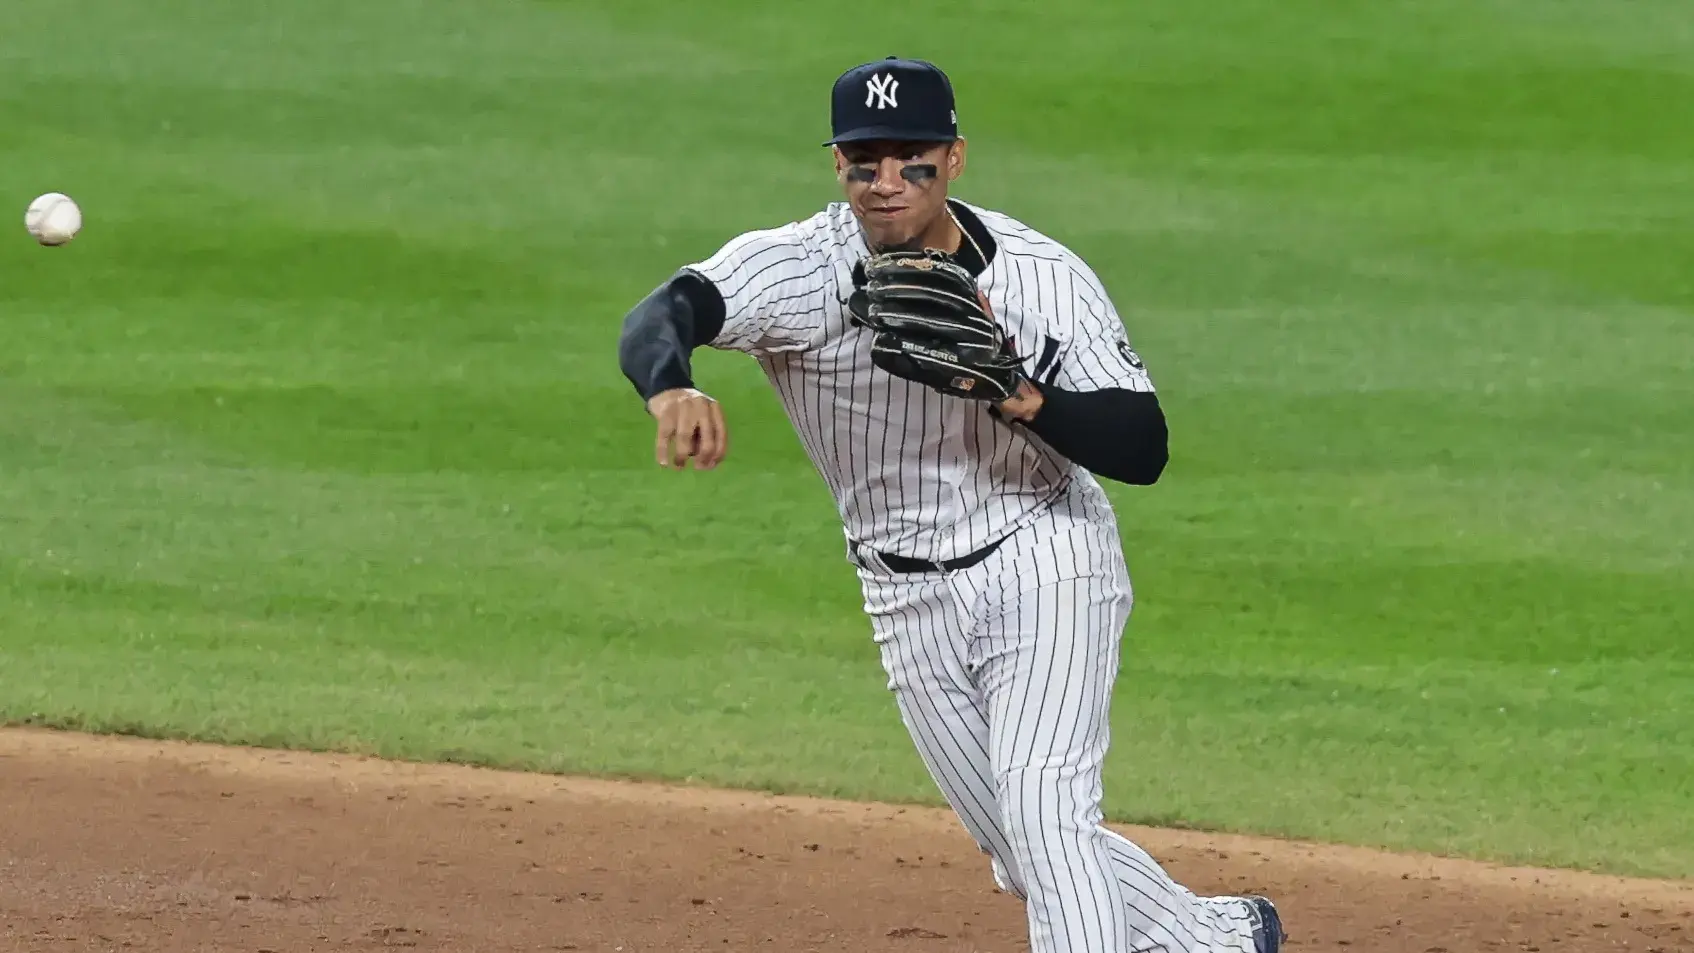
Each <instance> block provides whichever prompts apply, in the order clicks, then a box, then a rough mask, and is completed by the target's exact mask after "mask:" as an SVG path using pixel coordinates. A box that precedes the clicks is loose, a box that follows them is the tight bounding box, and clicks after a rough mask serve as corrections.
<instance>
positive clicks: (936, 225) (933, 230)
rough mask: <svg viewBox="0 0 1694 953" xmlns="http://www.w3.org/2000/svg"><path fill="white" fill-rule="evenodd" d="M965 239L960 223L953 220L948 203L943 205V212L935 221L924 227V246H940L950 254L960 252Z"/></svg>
mask: <svg viewBox="0 0 1694 953" xmlns="http://www.w3.org/2000/svg"><path fill="white" fill-rule="evenodd" d="M964 240H965V235H964V233H963V232H961V231H959V224H958V223H957V222H955V221H953V213H952V212H951V211H949V210H948V209H947V207H946V205H943V206H942V207H941V214H940V215H937V216H936V217H935V221H934V222H933V223H931V224H930V226H929V227H928V228H926V229H924V236H923V247H924V248H939V249H941V250H942V251H944V252H946V253H947V254H949V255H954V254H957V253H958V251H959V246H960V245H961V244H963V242H964Z"/></svg>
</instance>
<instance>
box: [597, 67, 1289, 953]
mask: <svg viewBox="0 0 1694 953" xmlns="http://www.w3.org/2000/svg"><path fill="white" fill-rule="evenodd" d="M831 120H832V125H833V132H834V135H833V137H832V138H831V139H830V140H829V141H828V142H827V143H825V145H827V146H830V147H831V150H832V153H833V156H834V160H835V174H836V179H837V181H838V182H839V184H840V186H841V188H842V190H843V192H844V193H845V201H839V202H832V203H830V204H829V205H827V206H826V207H825V208H824V209H823V210H822V211H820V212H818V213H817V214H815V215H813V216H811V217H810V218H807V219H805V220H803V221H796V222H790V223H788V224H785V225H781V226H778V227H775V228H770V229H765V230H758V231H751V232H747V233H745V234H742V235H739V236H737V237H735V238H733V239H731V240H730V241H729V242H728V243H727V244H725V245H724V246H723V247H722V248H720V249H719V250H718V251H717V252H716V253H715V254H713V255H712V256H711V257H709V258H707V259H705V260H704V261H700V262H696V263H694V264H690V265H687V266H686V267H683V268H681V269H680V270H678V271H677V272H676V273H675V274H674V275H673V276H672V277H671V278H670V279H669V280H668V281H666V282H665V283H664V284H662V285H660V286H659V287H658V288H657V289H655V290H654V291H653V292H652V293H651V294H650V295H648V296H647V297H646V298H645V299H644V300H642V301H641V302H640V303H639V304H637V305H636V306H635V308H634V309H633V310H632V311H631V312H630V314H629V316H628V317H627V318H626V319H625V322H624V326H623V334H622V338H621V340H620V343H619V358H620V364H621V366H622V369H623V372H624V375H625V376H626V377H627V378H628V379H629V381H630V382H631V383H632V384H633V385H634V387H635V390H636V392H637V393H638V394H639V395H640V396H641V398H642V399H643V400H644V401H645V402H646V407H647V410H648V412H649V413H650V414H651V415H652V417H653V418H654V419H655V420H656V421H657V441H656V448H655V452H656V455H657V459H658V462H659V463H660V464H661V465H663V466H667V467H676V468H679V469H681V468H686V467H687V466H689V464H690V462H692V464H693V466H694V467H695V468H696V469H701V470H709V469H712V468H713V467H715V466H717V465H718V464H719V463H720V462H722V461H723V459H724V457H725V454H726V453H727V452H728V449H729V431H728V430H727V428H726V426H725V422H724V415H723V411H722V409H721V408H720V407H719V405H718V403H717V401H715V400H713V399H712V398H711V397H709V396H707V395H706V394H705V393H704V392H702V391H701V390H700V389H698V388H697V387H696V386H695V383H694V380H693V377H692V372H691V367H690V355H691V353H692V351H693V350H694V349H695V348H698V347H713V348H719V349H728V350H736V351H742V352H745V353H747V354H750V355H752V356H753V357H754V358H755V359H756V360H757V361H758V364H759V366H760V367H761V368H763V370H764V372H765V374H766V375H767V376H768V378H769V379H770V382H771V384H772V386H773V387H774V388H775V390H776V393H777V396H778V398H779V399H780V400H781V402H782V405H783V407H784V408H785V409H786V411H787V413H788V417H789V420H790V421H791V422H792V423H793V425H794V429H795V431H796V433H797V434H798V436H799V438H800V441H801V443H802V444H803V445H804V447H805V450H806V453H807V454H808V456H810V458H811V460H812V463H813V464H814V465H815V466H816V468H817V471H818V473H819V474H820V475H821V476H822V477H823V480H824V482H825V483H826V484H827V485H828V487H829V490H830V492H831V494H832V495H833V496H834V498H835V501H836V506H837V509H838V511H839V513H840V517H841V520H842V523H843V526H844V531H845V537H846V547H845V548H846V555H847V558H848V560H849V561H850V562H851V563H852V564H853V565H854V567H855V569H856V571H857V573H858V578H859V582H860V586H861V588H862V591H863V594H864V608H865V612H866V613H867V614H868V615H869V617H870V620H871V624H872V630H873V633H874V637H875V640H876V643H877V645H878V646H879V648H880V651H881V657H882V664H883V667H884V669H885V670H886V671H887V673H888V679H889V682H888V684H889V689H890V690H891V691H892V692H893V694H894V698H895V701H896V703H897V705H898V707H899V711H900V715H901V719H902V721H903V722H904V723H905V725H906V728H907V730H908V732H909V733H910V734H911V737H912V741H913V742H914V743H915V744H916V746H917V750H918V752H919V754H920V755H921V756H922V758H923V761H924V763H925V765H926V766H927V767H928V769H929V772H930V774H931V775H932V777H933V778H934V779H935V782H936V784H937V785H938V786H939V787H940V789H941V791H942V793H943V794H944V795H945V796H946V798H947V801H948V803H949V804H950V805H951V806H952V807H953V809H954V811H955V812H957V814H958V816H959V818H960V820H962V821H963V823H964V825H965V828H966V829H967V830H968V831H969V832H970V835H971V837H972V838H974V839H975V840H976V843H977V844H978V845H979V846H980V847H981V849H982V850H983V851H984V852H985V853H987V854H988V855H989V856H990V858H991V869H992V872H993V876H994V879H995V882H996V883H997V884H998V885H999V886H1000V888H1001V889H1003V890H1004V891H1006V892H1008V893H1011V894H1013V895H1015V896H1017V897H1019V898H1021V899H1022V900H1023V901H1024V904H1025V908H1026V911H1027V913H1028V920H1029V933H1030V942H1031V947H1032V949H1033V950H1034V951H1035V953H1127V951H1131V950H1135V951H1148V950H1158V951H1171V953H1175V951H1185V953H1197V951H1206V953H1212V951H1217V953H1222V951H1228V953H1278V950H1279V949H1280V947H1281V946H1282V944H1283V942H1284V934H1283V929H1282V924H1281V921H1280V919H1279V917H1278V915H1277V911H1276V909H1275V907H1274V906H1273V905H1272V904H1271V902H1270V901H1269V900H1266V899H1265V898H1262V897H1256V896H1244V897H1198V896H1196V895H1195V894H1193V893H1192V892H1190V891H1189V890H1187V889H1186V888H1184V887H1182V886H1180V885H1179V884H1177V883H1175V882H1174V881H1172V880H1171V878H1170V877H1169V876H1168V875H1167V874H1166V873H1165V871H1164V870H1163V869H1162V868H1161V867H1160V866H1159V864H1158V863H1157V862H1156V861H1155V860H1154V859H1153V858H1152V857H1151V856H1149V855H1148V854H1147V853H1146V852H1145V851H1144V850H1142V849H1141V848H1140V847H1138V846H1136V845H1135V844H1134V843H1132V842H1130V841H1129V840H1127V839H1125V838H1123V837H1121V836H1119V835H1117V834H1115V833H1113V832H1111V831H1109V830H1107V829H1106V828H1105V827H1103V826H1102V824H1101V820H1102V813H1101V809H1100V802H1101V763H1102V761H1103V759H1104V757H1105V754H1106V747H1107V740H1108V732H1109V725H1108V718H1107V712H1108V708H1109V706H1110V699H1111V694H1112V689H1113V686H1114V683H1115V680H1116V676H1117V672H1118V658H1119V642H1120V639H1121V636H1122V633H1123V629H1124V625H1125V623H1126V622H1127V621H1128V617H1129V612H1130V605H1131V601H1132V594H1131V588H1130V580H1129V573H1128V569H1127V567H1126V564H1125V559H1124V554H1123V550H1122V543H1121V539H1120V536H1119V532H1118V526H1117V521H1116V517H1115V516H1114V514H1113V511H1112V506H1111V503H1110V502H1109V500H1108V498H1107V497H1106V495H1105V493H1104V492H1103V491H1102V489H1101V485H1100V482H1099V479H1097V478H1104V479H1109V480H1116V481H1119V482H1122V483H1129V484H1141V485H1146V484H1152V483H1154V482H1155V481H1156V480H1157V479H1158V478H1159V475H1160V473H1161V471H1162V470H1163V469H1164V466H1165V462H1166V459H1167V451H1166V429H1165V420H1164V415H1163V412H1162V411H1161V410H1160V407H1159V402H1158V399H1157V397H1156V396H1155V394H1154V390H1153V384H1152V381H1151V380H1150V379H1149V377H1148V374H1147V370H1146V368H1145V366H1144V365H1143V363H1142V361H1141V358H1140V357H1139V356H1137V354H1136V352H1135V350H1134V349H1133V348H1132V347H1131V346H1130V343H1129V341H1128V338H1127V337H1126V335H1125V331H1124V327H1123V324H1122V322H1121V320H1120V319H1119V317H1118V314H1117V312H1116V310H1115V308H1114V307H1113V304H1112V301H1111V298H1110V297H1109V296H1108V295H1107V293H1106V290H1105V288H1104V287H1103V286H1102V285H1101V283H1100V280H1099V278H1097V277H1096V276H1095V274H1094V272H1093V271H1092V270H1091V269H1090V268H1089V267H1088V265H1086V264H1085V263H1084V262H1083V261H1082V259H1081V258H1079V257H1078V256H1077V255H1076V254H1074V253H1073V252H1071V251H1070V250H1069V249H1067V248H1066V247H1065V246H1063V245H1061V244H1060V243H1059V242H1057V241H1054V240H1053V239H1051V238H1049V237H1047V236H1046V235H1043V234H1041V233H1040V232H1037V231H1035V230H1034V229H1032V228H1029V227H1028V226H1026V225H1024V224H1022V223H1021V222H1019V221H1017V220H1015V219H1013V218H1011V217H1009V216H1007V215H1004V214H1001V213H999V212H995V211H990V210H988V209H985V208H979V207H977V206H975V205H972V204H969V203H967V202H963V201H960V200H958V199H956V198H952V197H950V196H949V195H948V188H949V184H950V183H952V182H953V181H954V180H956V179H957V178H958V177H959V175H960V174H961V173H962V172H963V171H964V169H965V140H964V139H963V138H961V137H960V136H959V135H958V121H957V115H956V113H955V111H954V98H953V88H952V84H951V82H950V81H949V80H948V78H947V76H946V75H945V74H944V73H943V72H942V71H941V70H940V69H938V68H936V67H935V66H934V65H933V64H931V63H928V62H924V61H921V60H909V59H897V58H894V57H890V58H888V59H886V60H882V61H875V62H871V63H866V64H864V65H862V66H857V67H854V68H853V69H850V70H848V71H847V72H846V73H844V74H842V75H841V76H840V77H839V78H838V79H837V80H836V82H835V88H834V92H833V97H832V108H831Z"/></svg>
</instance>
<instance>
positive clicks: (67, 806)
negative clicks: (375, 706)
mask: <svg viewBox="0 0 1694 953" xmlns="http://www.w3.org/2000/svg"><path fill="white" fill-rule="evenodd" d="M1121 829H1122V830H1123V831H1124V833H1126V834H1127V835H1129V836H1130V837H1132V838H1135V839H1136V840H1138V841H1139V842H1140V843H1142V844H1143V845H1144V846H1146V847H1147V848H1148V849H1149V850H1150V851H1151V852H1152V853H1153V854H1154V855H1155V856H1157V857H1159V858H1160V859H1161V860H1163V861H1164V862H1166V863H1167V864H1168V866H1169V867H1170V869H1171V870H1172V871H1173V872H1174V873H1175V874H1176V875H1177V876H1178V878H1179V879H1181V880H1183V881H1184V882H1186V883H1188V884H1189V885H1190V886H1192V887H1193V888H1194V889H1196V890H1199V891H1200V892H1202V893H1237V892H1242V891H1247V890H1254V891H1263V892H1265V893H1267V894H1269V895H1271V896H1273V897H1274V898H1275V899H1276V900H1277V902H1278V905H1279V906H1280V907H1281V909H1282V911H1283V914H1284V917H1285V919H1286V920H1287V923H1288V927H1289V929H1290V932H1291V933H1292V934H1293V941H1294V942H1293V944H1292V948H1293V949H1295V950H1301V951H1319V950H1323V951H1350V953H1360V951H1369V953H1437V951H1447V953H1471V951H1487V950H1503V951H1517V950H1524V951H1537V950H1539V951H1549V953H1551V951H1556V950H1567V951H1572V953H1578V951H1581V953H1586V951H1600V950H1623V949H1628V950H1632V951H1640V953H1646V951H1651V950H1660V951H1665V953H1670V951H1684V950H1694V884H1682V883H1663V882H1657V881H1640V880H1624V879H1619V878H1606V877H1595V876H1587V875H1581V874H1572V873H1564V872H1548V871H1533V870H1517V869H1508V868H1500V867H1490V866H1484V865H1479V864H1471V863H1465V862H1458V861H1449V860H1437V859H1431V858H1418V857H1401V856H1395V855H1384V854H1379V853H1374V852H1370V851H1364V850H1356V849H1347V848H1332V847H1317V846H1311V845H1301V844H1290V843H1284V842H1275V841H1263V840H1255V839H1249V838H1243V837H1213V836H1208V835H1202V834H1194V833H1186V832H1173V831H1160V830H1148V829H1143V828H1133V827H1125V828H1121ZM0 917H3V927H0V949H3V950H53V951H76V950H102V951H105V950H123V949H134V950H172V951H189V950H205V951H211V950H217V951H220V953H225V951H263V950H273V951H278V953H282V951H295V950H349V949H352V950H362V949H369V950H375V949H384V948H393V947H401V948H410V949H414V950H419V951H424V950H463V951H473V953H495V951H504V950H583V951H599V950H605V951H611V953H618V951H627V953H636V951H667V953H669V951H689V950H701V951H703V950H735V951H741V950H771V951H781V953H790V951H814V950H815V951H842V953H874V951H884V950H887V951H902V953H954V951H957V953H964V951H994V953H1000V951H1014V950H1023V949H1027V943H1026V942H1025V940H1024V939H1023V923H1022V910H1021V908H1020V907H1019V905H1018V904H1017V903H1016V901H1014V900H1013V899H1011V898H1009V897H1007V896H1004V895H1002V894H998V893H996V892H995V891H994V889H993V882H992V880H991V879H990V878H989V875H988V869H987V861H986V858H984V857H982V856H981V855H979V854H978V853H976V850H975V848H974V845H972V844H971V843H970V841H969V839H968V838H967V837H966V836H965V834H964V832H963V830H962V829H961V828H960V827H959V826H958V824H957V823H956V822H955V821H954V820H953V818H952V816H951V815H949V814H946V813H944V812H940V811H935V810H929V809H919V808H906V809H902V808H896V807H886V806H877V805H859V804H842V803H833V802H824V801H813V800H806V799H799V798H778V797H768V796H762V795H750V794H740V793H730V792H720V791H704V790H697V789H692V788H672V787H662V786H654V785H638V784H622V783H613V782H600V781H582V780H575V779H563V778H555V777H549V776H542V775H524V774H509V773H503V772H495V771H486V770H479V769H474V768H463V767H455V766H433V765H429V766H426V765H410V764H393V763H389V762H382V761H376V760H371V759H361V758H352V757H336V756H322V755H309V754H299V753H291V752H267V751H252V750H246V749H232V748H219V747H211V746H198V745H184V744H175V743H161V742H152V741H140V740H134V739H109V738H90V737H86V736H81V735H72V734H61V733H56V732H45V731H35V730H9V731H0Z"/></svg>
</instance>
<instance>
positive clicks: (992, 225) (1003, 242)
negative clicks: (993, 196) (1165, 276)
mask: <svg viewBox="0 0 1694 953" xmlns="http://www.w3.org/2000/svg"><path fill="white" fill-rule="evenodd" d="M955 201H957V200H955ZM958 204H960V205H962V206H964V207H965V208H966V209H967V210H968V211H969V212H970V213H971V214H972V215H974V216H975V217H976V219H977V221H979V222H981V223H982V227H983V228H984V229H986V230H987V231H988V233H989V234H990V235H992V236H993V238H994V244H995V248H996V255H997V256H1003V257H1004V258H1006V259H1007V261H1006V262H1004V264H1005V265H1006V266H1008V267H1007V270H1015V269H1016V268H1017V266H1018V264H1019V263H1024V262H1031V263H1045V268H1044V269H1043V270H1045V269H1054V270H1056V271H1058V272H1059V273H1061V274H1069V275H1071V276H1073V277H1074V278H1076V279H1077V280H1078V281H1080V282H1081V283H1083V284H1084V285H1086V286H1087V287H1088V288H1089V289H1090V290H1092V291H1094V292H1095V293H1096V294H1104V292H1105V287H1104V284H1103V282H1101V280H1100V276H1099V275H1098V274H1096V273H1095V271H1094V268H1093V266H1092V265H1090V264H1089V263H1088V262H1087V260H1085V259H1084V258H1083V257H1082V255H1080V254H1078V253H1077V252H1076V251H1075V250H1073V249H1072V248H1071V247H1070V246H1069V245H1066V244H1065V243H1064V242H1062V241H1060V240H1059V239H1057V238H1054V237H1053V236H1052V235H1049V234H1047V233H1046V232H1043V231H1041V230H1040V229H1038V228H1035V227H1034V226H1031V225H1030V224H1028V223H1027V222H1024V221H1022V220H1021V219H1018V218H1015V217H1014V216H1012V215H1009V214H1007V213H1005V212H1002V211H999V210H997V209H990V208H984V207H982V206H978V205H972V204H970V203H968V202H959V203H958Z"/></svg>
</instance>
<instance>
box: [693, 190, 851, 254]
mask: <svg viewBox="0 0 1694 953" xmlns="http://www.w3.org/2000/svg"><path fill="white" fill-rule="evenodd" d="M843 214H845V221H844V220H843ZM856 228H857V222H856V220H854V218H853V215H852V211H851V210H850V209H847V208H846V203H845V202H838V203H831V204H830V205H828V206H826V207H824V208H823V209H820V210H819V211H817V212H815V213H813V214H812V215H809V216H807V217H805V218H800V219H794V220H792V221H788V222H783V223H781V224H779V225H769V226H761V227H757V228H751V229H748V230H746V231H743V232H741V233H739V234H737V235H735V236H734V237H732V238H730V239H729V240H728V241H726V242H724V243H723V245H722V246H721V247H720V248H719V249H718V250H717V252H716V254H714V255H713V256H712V257H711V258H709V259H707V260H706V262H704V263H703V264H706V265H708V266H709V265H710V264H712V263H715V262H724V261H731V260H736V261H744V260H746V259H748V258H752V257H766V258H769V257H791V258H816V259H826V258H829V257H831V256H832V254H833V252H834V251H835V250H836V249H838V248H839V247H841V246H843V245H845V244H847V242H848V241H849V240H850V237H851V234H852V232H853V230H854V229H856Z"/></svg>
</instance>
